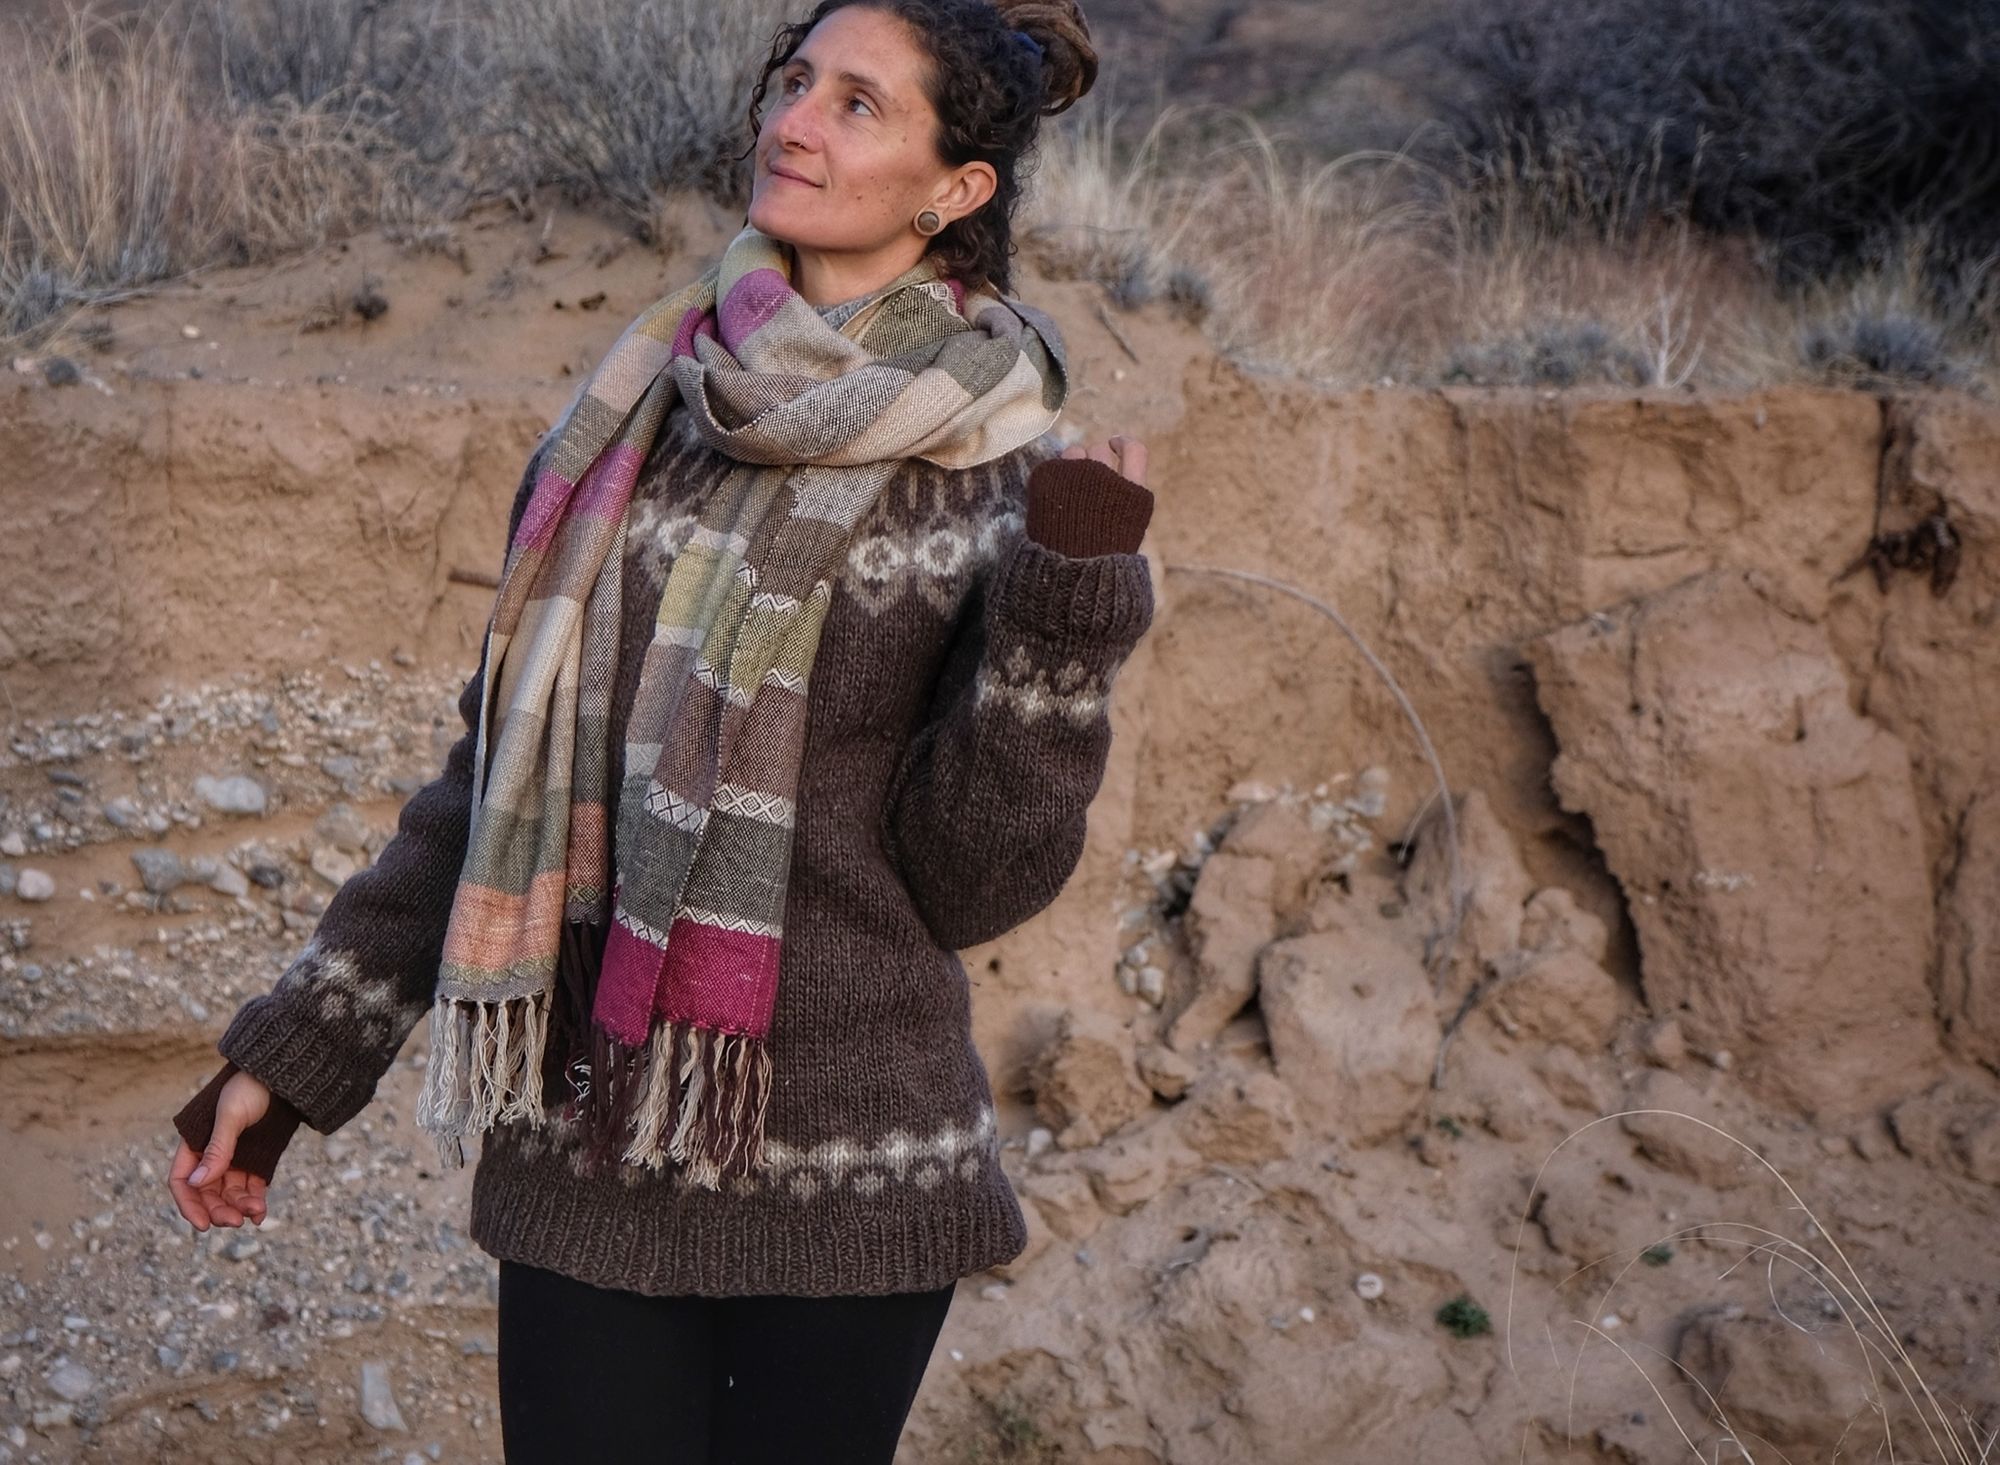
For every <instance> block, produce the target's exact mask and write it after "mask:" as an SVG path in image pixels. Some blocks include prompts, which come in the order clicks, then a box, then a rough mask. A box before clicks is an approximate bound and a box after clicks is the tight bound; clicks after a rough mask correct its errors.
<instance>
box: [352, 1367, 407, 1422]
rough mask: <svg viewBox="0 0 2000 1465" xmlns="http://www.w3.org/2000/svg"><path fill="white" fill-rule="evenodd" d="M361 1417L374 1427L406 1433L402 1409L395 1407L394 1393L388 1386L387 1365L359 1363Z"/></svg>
mask: <svg viewBox="0 0 2000 1465" xmlns="http://www.w3.org/2000/svg"><path fill="white" fill-rule="evenodd" d="M361 1417H362V1418H363V1419H365V1420H367V1421H368V1423H370V1424H371V1425H373V1426H374V1427H375V1428H377V1429H380V1430H390V1431H395V1432H398V1433H408V1431H409V1428H410V1427H409V1426H408V1425H407V1424H405V1423H403V1411H402V1410H400V1409H398V1408H397V1407H396V1395H395V1393H394V1391H393V1390H392V1389H391V1388H390V1386H389V1365H388V1364H386V1363H375V1362H370V1363H364V1364H362V1365H361Z"/></svg>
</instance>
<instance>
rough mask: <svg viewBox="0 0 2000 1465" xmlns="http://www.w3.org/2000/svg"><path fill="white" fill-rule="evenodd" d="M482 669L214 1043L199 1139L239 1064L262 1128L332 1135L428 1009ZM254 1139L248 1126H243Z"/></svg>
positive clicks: (465, 816) (530, 475) (527, 475)
mask: <svg viewBox="0 0 2000 1465" xmlns="http://www.w3.org/2000/svg"><path fill="white" fill-rule="evenodd" d="M547 441H548V440H547V439H546V438H545V439H544V444H543V445H544V446H545V445H546V443H547ZM541 456H542V452H541V448H540V447H538V448H537V449H536V451H535V452H534V453H533V454H532V455H531V456H530V457H529V460H528V466H527V468H526V469H525V470H524V472H523V473H522V476H521V481H520V484H519V486H518V487H517V488H516V490H515V494H514V505H513V509H512V511H511V512H510V514H509V517H508V524H507V542H508V543H509V544H511V543H512V542H513V537H514V532H515V530H516V529H517V528H519V526H520V522H521V516H522V514H523V513H524V511H525V510H526V509H527V506H528V498H529V495H530V494H531V492H532V491H533V488H534V480H535V474H536V472H537V471H538V469H539V466H540V460H541ZM503 564H504V556H503ZM485 682H486V651H485V645H484V638H483V637H482V640H481V647H480V654H479V666H478V669H477V670H476V671H475V672H474V673H473V675H472V679H471V680H470V681H468V682H467V683H466V684H465V686H464V688H463V689H462V690H461V691H460V693H459V697H458V712H459V718H460V720H461V721H462V722H463V723H464V725H465V731H464V733H463V734H461V735H460V737H459V739H458V741H457V742H456V743H455V744H453V746H452V749H451V751H450V753H448V754H447V755H446V757H445V761H444V770H443V772H442V773H441V774H439V776H438V777H437V778H435V779H433V780H432V781H431V782H429V783H427V784H425V785H424V786H423V787H422V788H420V789H418V790H417V792H416V793H414V794H412V795H411V796H410V798H409V800H408V802H406V803H405V804H404V805H403V808H402V812H401V813H400V814H399V815H398V818H397V826H396V833H395V835H394V836H393V837H392V838H391V839H390V840H389V842H388V843H387V844H385V845H384V846H383V847H382V850H381V853H380V854H379V855H378V856H377V857H376V859H375V862H374V863H373V864H371V865H370V866H368V867H367V868H366V869H364V870H360V871H357V872H356V873H355V874H353V875H351V876H349V877H348V878H347V879H346V880H345V881H343V882H342V883H341V886H340V888H339V889H338V890H337V891H335V892H334V895H333V898H332V900H330V901H329V902H328V903H327V907H326V910H325V912H324V913H323V914H322V915H321V917H320V919H319V923H318V925H317V926H316V927H315V928H314V931H313V934H312V937H311V939H310V940H308V941H307V942H306V945H305V947H304V949H303V950H302V951H300V953H299V954H298V956H297V957H296V958H295V959H294V960H293V961H292V962H291V964H290V965H289V966H287V967H286V968H285V970H284V971H283V972H282V973H281V974H280V975H279V977H278V979H277V982H276V984H275V985H274V986H273V988H272V990H271V991H269V992H267V993H264V994H262V995H260V996H257V997H253V998H251V999H250V1000H249V1001H248V1002H246V1003H244V1004H243V1006H242V1007H240V1008H238V1009H237V1011H236V1014H235V1016H234V1017H233V1018H232V1019H231V1020H230V1023H229V1026H228V1027H227V1028H226V1029H225V1030H224V1032H223V1034H222V1037H221V1039H220V1041H219V1042H218V1043H217V1045H216V1046H217V1048H218V1049H219V1050H220V1051H221V1053H222V1056H223V1057H224V1058H226V1059H228V1060H229V1062H228V1064H227V1065H225V1067H224V1070H223V1071H222V1072H221V1073H218V1074H217V1075H216V1077H215V1078H214V1079H212V1080H211V1081H210V1084H209V1087H208V1088H205V1089H204V1090H203V1091H202V1093H200V1094H197V1095H196V1096H195V1098H193V1099H191V1100H189V1102H188V1104H187V1106H186V1107H185V1108H184V1109H183V1110H182V1111H181V1113H180V1114H178V1115H176V1116H175V1125H176V1127H177V1128H179V1129H180V1131H181V1134H182V1136H183V1137H184V1138H186V1139H187V1141H188V1143H189V1145H190V1146H191V1147H192V1148H194V1149H196V1150H199V1149H201V1148H202V1146H203V1145H205V1144H206V1143H207V1142H208V1133H209V1130H210V1129H211V1128H212V1127H213V1125H214V1120H215V1103H214V1098H213V1094H212V1092H211V1091H212V1090H218V1089H219V1088H220V1085H221V1083H222V1082H223V1081H225V1080H226V1078H227V1076H228V1074H229V1073H230V1072H233V1071H234V1070H235V1069H238V1068H240V1069H242V1070H243V1071H244V1072H246V1073H250V1074H254V1075H255V1076H256V1077H257V1078H258V1079H260V1080H262V1081H263V1083H264V1084H265V1086H266V1087H268V1088H269V1089H270V1090H271V1093H272V1096H273V1100H274V1115H273V1116H267V1119H266V1120H265V1121H260V1123H259V1126H253V1128H261V1127H262V1126H263V1125H265V1124H266V1123H269V1124H270V1127H271V1129H272V1131H273V1133H272V1134H271V1135H270V1136H269V1137H270V1138H274V1139H277V1138H279V1136H278V1135H277V1134H276V1131H277V1130H279V1129H283V1130H284V1134H283V1136H282V1138H283V1139H289V1137H290V1129H287V1128H285V1118H284V1111H285V1110H287V1109H289V1110H292V1111H296V1113H297V1114H298V1115H299V1116H301V1117H303V1119H304V1120H305V1122H306V1123H308V1124H310V1125H311V1126H312V1127H313V1128H314V1129H316V1130H318V1131H319V1132H320V1133H322V1134H331V1133H332V1132H333V1131H334V1130H336V1129H338V1128H340V1126H341V1125H343V1124H345V1123H346V1122H347V1121H348V1120H350V1119H352V1118H353V1117H354V1116H355V1115H356V1114H358V1113H359V1112H360V1111H361V1110H362V1109H363V1108H364V1107H366V1105H367V1103H368V1101H369V1099H371V1098H372V1097H373V1096H374V1093H375V1086H376V1084H377V1083H379V1082H380V1081H381V1078H382V1075H383V1074H384V1073H386V1072H387V1071H388V1069H389V1065H390V1064H391V1063H393V1062H394V1061H395V1058H396V1054H397V1053H398V1052H399V1051H400V1050H401V1048H402V1046H403V1041H404V1039H405V1038H407V1037H408V1036H409V1033H410V1030H411V1029H412V1028H414V1027H415V1026H416V1025H417V1021H418V1019H419V1018H421V1017H422V1016H423V1015H424V1013H425V1012H427V1011H429V1009H430V1006H431V1000H432V997H433V994H434V992H435V989H436V984H437V970H438V963H439V961H440V959H441V957H442V955H443V952H444V937H445V929H446V927H447V926H448V925H449V923H450V917H451V902H452V893H453V891H454V890H455V889H456V888H457V884H458V874H459V869H460V867H461V865H462V864H463V863H464V859H465V844H466V840H467V838H468V836H469V834H470V831H471V823H472V762H473V758H474V756H475V752H476V743H477V739H478V727H479V708H480V703H481V700H482V697H483V695H484V689H485ZM293 1127H296V1126H295V1125H294V1126H293ZM250 1138H251V1135H250V1132H249V1131H246V1132H245V1135H244V1137H243V1139H244V1140H249V1139H250ZM239 1143H241V1141H239ZM282 1147H283V1146H282V1139H281V1140H280V1143H279V1145H278V1148H279V1149H282ZM254 1158H255V1159H256V1160H257V1161H258V1163H259V1164H260V1165H262V1166H264V1167H265V1169H264V1172H263V1173H265V1175H266V1178H268V1177H269V1167H270V1166H273V1165H275V1164H276V1161H277V1153H276V1151H273V1150H271V1149H270V1147H269V1146H268V1145H259V1146H258V1147H257V1150H256V1152H255V1155H254ZM246 1168H247V1167H246Z"/></svg>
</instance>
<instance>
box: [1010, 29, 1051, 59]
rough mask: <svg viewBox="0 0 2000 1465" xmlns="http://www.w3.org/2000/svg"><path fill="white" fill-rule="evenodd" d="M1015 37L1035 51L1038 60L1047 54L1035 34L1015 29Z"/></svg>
mask: <svg viewBox="0 0 2000 1465" xmlns="http://www.w3.org/2000/svg"><path fill="white" fill-rule="evenodd" d="M1014 39H1015V40H1017V41H1019V42H1020V43H1021V44H1022V45H1024V46H1026V47H1027V48H1028V49H1029V50H1030V51H1033V52H1034V53H1035V59H1036V60H1037V61H1040V60H1041V59H1042V57H1043V55H1044V54H1046V53H1045V52H1044V51H1043V50H1042V43H1041V42H1040V41H1038V40H1036V39H1035V38H1034V37H1033V36H1031V35H1029V34H1028V33H1027V32H1026V31H1015V32H1014Z"/></svg>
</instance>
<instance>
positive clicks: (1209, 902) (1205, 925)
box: [1167, 851, 1276, 1053]
mask: <svg viewBox="0 0 2000 1465" xmlns="http://www.w3.org/2000/svg"><path fill="white" fill-rule="evenodd" d="M1271 882H1272V864H1271V861H1270V860H1268V859H1266V858H1264V857H1263V856H1262V855H1237V854H1225V853H1222V852H1220V851H1218V852H1217V853H1215V854H1213V855H1210V856H1209V857H1208V859H1207V861H1206V862H1204V863H1203V865H1202V867H1201V875H1200V877H1199V878H1198V879H1197V880H1196V882H1195V887H1194V894H1193V895H1192V896H1191V897H1190V898H1189V900H1188V908H1187V914H1186V916H1185V918H1184V926H1185V929H1186V931H1187V936H1188V948H1189V950H1190V951H1191V952H1192V953H1193V955H1194V988H1193V991H1192V992H1190V993H1189V994H1188V996H1187V1000H1186V1001H1185V1002H1183V1003H1182V1004H1181V1005H1180V1007H1179V1010H1178V1011H1177V1012H1176V1013H1175V1014H1174V1018H1173V1022H1172V1024H1171V1025H1170V1026H1169V1028H1168V1030H1167V1042H1168V1043H1169V1044H1170V1045H1171V1046H1172V1047H1174V1048H1176V1049H1178V1050H1180V1051H1181V1052H1183V1053H1186V1052H1188V1051H1189V1050H1191V1049H1193V1048H1195V1047H1196V1046H1198V1045H1199V1044H1202V1043H1205V1042H1208V1041H1210V1040H1211V1039H1213V1038H1214V1037H1215V1035H1216V1034H1217V1033H1219V1032H1221V1031H1222V1029H1223V1027H1224V1026H1225V1025H1226V1024H1227V1023H1228V1022H1229V1020H1230V1019H1231V1018H1232V1017H1234V1016H1236V1014H1237V1013H1238V1012H1240V1011H1241V1010H1242V1008H1243V1005H1244V1004H1245V1003H1246V1002H1248V1001H1249V1000H1250V994H1251V993H1252V992H1254V991H1255V990H1256V989H1257V953H1258V951H1260V950H1261V949H1262V948H1263V946H1264V944H1265V943H1266V942H1268V941H1269V940H1270V939H1271V937H1272V936H1273V935H1274V934H1275V931H1276V915H1275V913H1274V912H1273V910H1272V906H1271Z"/></svg>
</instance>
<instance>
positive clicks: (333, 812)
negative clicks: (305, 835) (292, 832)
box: [313, 803, 368, 855]
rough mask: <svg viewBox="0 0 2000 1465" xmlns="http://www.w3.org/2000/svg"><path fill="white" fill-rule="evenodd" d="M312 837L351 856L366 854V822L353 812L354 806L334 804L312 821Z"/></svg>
mask: <svg viewBox="0 0 2000 1465" xmlns="http://www.w3.org/2000/svg"><path fill="white" fill-rule="evenodd" d="M313 837H314V838H315V839H318V840H320V841H322V842H324V843H326V844H330V845H332V846H333V847H334V848H336V849H343V850H346V851H348V852H349V853H351V854H357V855H365V854H366V853H367V852H368V821H367V820H365V819H363V818H362V817H361V816H360V815H359V814H357V813H355V812H354V806H353V805H351V804H346V803H339V804H334V805H332V806H331V807H330V808H328V809H327V811H326V812H325V813H324V814H321V815H320V816H319V818H317V819H315V820H314V821H313Z"/></svg>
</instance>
